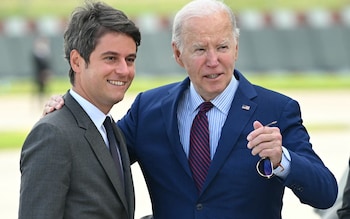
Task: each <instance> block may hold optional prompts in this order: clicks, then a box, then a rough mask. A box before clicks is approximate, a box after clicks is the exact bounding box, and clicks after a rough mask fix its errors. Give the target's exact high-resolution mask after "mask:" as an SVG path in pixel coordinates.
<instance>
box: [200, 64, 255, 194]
mask: <svg viewBox="0 0 350 219" xmlns="http://www.w3.org/2000/svg"><path fill="white" fill-rule="evenodd" d="M235 76H236V77H237V78H238V79H239V86H238V88H237V90H236V93H235V96H234V98H233V102H232V105H231V108H230V110H229V113H228V116H227V119H226V121H225V123H224V126H223V128H222V131H221V136H220V139H219V142H218V147H217V149H216V152H215V155H214V158H213V161H212V163H211V166H210V169H209V172H208V176H207V179H206V182H205V184H204V187H203V191H204V190H205V188H206V187H207V185H208V184H209V183H210V182H211V181H212V180H213V179H214V177H215V175H216V174H217V173H218V171H219V170H220V169H221V167H222V165H223V164H224V163H225V162H226V160H227V159H228V156H229V155H230V153H231V151H232V150H233V149H234V147H235V146H236V144H237V141H238V138H239V136H240V135H241V133H242V132H243V130H244V127H246V126H247V125H248V124H247V123H248V121H250V118H251V117H252V116H253V115H254V112H255V110H256V107H257V104H256V103H255V102H253V101H252V98H253V97H255V96H256V91H255V89H254V88H253V86H252V85H251V84H250V82H248V81H247V80H246V79H245V78H244V77H243V76H242V75H241V74H240V73H239V72H238V71H235Z"/></svg>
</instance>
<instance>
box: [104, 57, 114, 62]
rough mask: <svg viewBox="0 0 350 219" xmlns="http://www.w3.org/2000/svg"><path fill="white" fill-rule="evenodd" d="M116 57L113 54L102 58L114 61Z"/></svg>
mask: <svg viewBox="0 0 350 219" xmlns="http://www.w3.org/2000/svg"><path fill="white" fill-rule="evenodd" d="M116 59H117V58H116V57H115V56H106V57H105V58H104V60H106V61H107V62H114V61H115V60H116Z"/></svg>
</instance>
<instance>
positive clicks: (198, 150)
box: [189, 102, 213, 192]
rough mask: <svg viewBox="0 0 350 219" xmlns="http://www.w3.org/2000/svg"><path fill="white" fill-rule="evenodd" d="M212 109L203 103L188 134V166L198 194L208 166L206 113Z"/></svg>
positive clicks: (211, 105)
mask: <svg viewBox="0 0 350 219" xmlns="http://www.w3.org/2000/svg"><path fill="white" fill-rule="evenodd" d="M212 107H213V104H212V103H211V102H203V103H202V104H201V105H200V106H199V112H198V114H197V115H196V117H195V118H194V120H193V123H192V128H191V133H190V153H189V164H190V167H191V170H192V174H193V179H194V181H195V183H196V186H197V189H198V191H199V192H201V191H202V186H203V183H204V181H205V179H206V177H207V173H208V170H209V166H210V162H211V159H210V145H209V123H208V118H207V115H206V113H207V112H208V111H209V110H210V109H211V108H212Z"/></svg>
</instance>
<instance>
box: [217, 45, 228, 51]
mask: <svg viewBox="0 0 350 219" xmlns="http://www.w3.org/2000/svg"><path fill="white" fill-rule="evenodd" d="M228 49H229V47H228V46H226V45H223V46H219V48H218V50H219V51H226V50H228Z"/></svg>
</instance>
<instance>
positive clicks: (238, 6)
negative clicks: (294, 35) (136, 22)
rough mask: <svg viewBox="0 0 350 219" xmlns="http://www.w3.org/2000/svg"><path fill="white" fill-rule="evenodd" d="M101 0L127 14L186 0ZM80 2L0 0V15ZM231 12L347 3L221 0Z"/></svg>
mask: <svg viewBox="0 0 350 219" xmlns="http://www.w3.org/2000/svg"><path fill="white" fill-rule="evenodd" d="M104 2H106V3H108V4H110V5H112V6H114V7H116V8H118V9H121V10H123V11H124V12H126V13H127V14H128V15H129V16H137V15H140V14H142V13H148V12H152V13H157V14H161V15H171V14H174V13H175V12H176V11H177V10H178V9H180V8H181V7H182V6H183V5H185V4H186V3H187V2H189V0H104ZM81 3H83V0H60V1H55V0H1V5H0V18H4V17H7V16H10V15H23V16H27V17H38V16H43V15H57V16H63V17H66V16H68V15H69V14H70V12H71V10H72V9H73V8H74V7H76V6H78V5H80V4H81ZM225 3H226V4H228V5H229V6H230V7H231V8H232V9H233V10H234V11H235V12H239V11H242V10H247V9H256V10H261V11H271V10H275V9H280V8H284V9H292V10H300V11H305V10H309V9H312V8H315V7H317V8H327V9H334V10H336V9H340V8H343V7H345V6H346V5H347V4H349V1H348V0H225Z"/></svg>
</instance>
